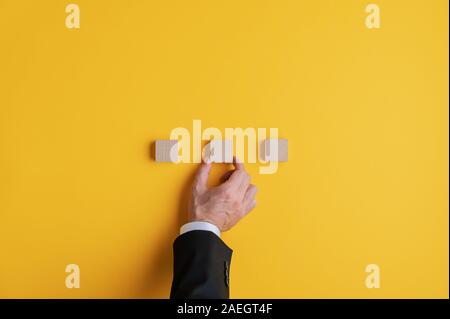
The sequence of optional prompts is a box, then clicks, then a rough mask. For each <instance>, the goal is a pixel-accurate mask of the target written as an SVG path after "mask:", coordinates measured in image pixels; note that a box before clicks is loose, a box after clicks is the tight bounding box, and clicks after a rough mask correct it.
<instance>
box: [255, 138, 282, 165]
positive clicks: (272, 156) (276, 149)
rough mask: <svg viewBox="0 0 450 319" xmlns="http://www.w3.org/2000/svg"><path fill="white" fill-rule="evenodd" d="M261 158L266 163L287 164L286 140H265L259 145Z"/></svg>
mask: <svg viewBox="0 0 450 319" xmlns="http://www.w3.org/2000/svg"><path fill="white" fill-rule="evenodd" d="M260 155H261V158H262V159H263V160H264V161H268V162H287V160H288V140H287V139H284V138H280V139H274V138H271V139H265V140H264V141H262V143H261V152H260Z"/></svg>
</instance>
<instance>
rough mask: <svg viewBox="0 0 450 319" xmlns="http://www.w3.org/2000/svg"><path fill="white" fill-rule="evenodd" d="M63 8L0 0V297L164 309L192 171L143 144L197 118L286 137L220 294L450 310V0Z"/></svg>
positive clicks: (231, 240) (231, 235) (259, 180)
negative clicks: (70, 284)
mask: <svg viewBox="0 0 450 319" xmlns="http://www.w3.org/2000/svg"><path fill="white" fill-rule="evenodd" d="M72 2H75V3H77V4H79V6H80V9H81V29H79V30H69V29H67V28H66V27H65V18H66V13H65V11H64V10H65V6H66V4H67V3H68V2H67V1H56V0H55V1H32V0H29V1H18V0H11V1H5V0H0V41H1V42H0V297H25V298H29V297H44V298H46V297H62V298H68V297H77V298H78V297H145V298H147V297H167V296H168V291H169V287H170V281H171V274H172V269H171V267H172V259H171V258H172V251H171V245H172V241H173V239H174V238H175V236H176V233H177V231H178V227H179V224H180V223H181V222H182V221H183V219H184V217H182V215H184V214H185V206H184V204H183V201H184V200H185V197H186V196H184V195H183V194H184V193H186V190H187V187H188V186H187V185H188V183H189V181H190V178H191V175H192V173H193V172H194V170H195V168H196V165H195V164H180V165H175V164H159V163H155V162H154V161H152V160H151V159H150V155H149V148H150V145H151V143H152V141H154V140H155V139H158V138H163V139H164V138H168V137H169V134H170V131H171V130H172V129H173V128H175V127H187V128H190V127H191V126H192V120H193V119H200V120H202V125H203V127H208V126H214V127H218V128H220V129H221V130H223V129H224V128H225V127H255V128H258V127H263V128H269V127H278V128H279V132H280V136H281V137H285V138H288V139H289V148H290V149H289V152H290V154H289V156H290V158H289V162H287V163H284V164H283V165H281V166H280V168H279V170H278V172H277V173H276V174H274V175H259V174H258V167H259V165H258V164H248V165H247V167H248V170H249V171H250V173H251V174H252V177H253V181H254V183H256V184H257V185H258V187H259V190H260V191H259V194H258V196H257V199H258V207H257V208H256V210H255V211H254V212H252V213H251V215H249V216H248V217H247V218H246V219H245V220H243V221H242V223H241V224H239V225H238V226H237V227H236V228H235V229H233V230H231V231H230V232H228V233H226V234H224V236H223V237H224V240H225V242H226V243H227V244H228V245H229V246H230V247H232V248H233V249H234V255H233V262H232V269H231V296H232V297H235V298H238V297H276V298H278V297H287V298H316V297H325V298H331V297H343V298H347V297H356V298H365V297H376V298H383V297H386V298H391V297H405V298H409V297H426V298H428V297H439V298H442V297H446V298H448V291H449V290H448V289H449V287H448V285H449V277H448V271H449V264H448V261H449V255H448V252H449V247H448V236H449V232H448V225H449V224H448V223H449V220H448V216H449V215H448V150H449V149H448V129H449V126H448V115H449V114H448V101H449V100H448V2H447V1H446V0H432V1H419V0H417V1H412V0H396V1H387V0H377V1H373V2H375V3H377V4H378V5H379V6H380V8H381V28H380V29H378V30H369V29H367V28H366V26H365V24H364V20H365V17H366V15H367V14H366V13H365V10H364V9H365V6H366V4H367V1H360V0H345V1H331V0H330V1H326V0H321V1H316V0H309V1H299V0H292V1H285V0H282V1H278V0H277V1H275V0H272V1H261V0H253V1H219V0H214V1H211V0H204V1H200V0H189V1H186V0H180V1H130V0H126V1H125V0H122V1H106V0H105V1H87V0H83V1H81V0H76V1H72ZM223 170H224V167H219V166H217V167H215V168H214V173H213V175H214V177H217V175H218V174H219V173H220V172H221V171H223ZM213 180H214V179H213ZM70 263H76V264H78V265H79V266H80V268H81V288H80V289H67V288H66V287H65V276H66V273H65V266H66V265H67V264H70ZM371 263H375V264H378V265H379V266H380V268H381V288H379V289H367V288H366V286H365V283H364V280H365V277H366V273H365V271H364V270H365V267H366V265H367V264H371Z"/></svg>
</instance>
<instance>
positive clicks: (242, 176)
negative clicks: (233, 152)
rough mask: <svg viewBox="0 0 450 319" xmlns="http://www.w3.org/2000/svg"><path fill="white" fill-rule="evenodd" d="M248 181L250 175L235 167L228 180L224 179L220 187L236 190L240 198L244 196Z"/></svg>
mask: <svg viewBox="0 0 450 319" xmlns="http://www.w3.org/2000/svg"><path fill="white" fill-rule="evenodd" d="M249 183H250V176H249V175H248V174H247V172H246V171H245V170H243V169H236V170H234V171H232V173H231V175H230V177H229V178H228V180H226V181H225V182H224V183H223V184H222V185H220V187H222V188H226V189H228V190H230V191H233V192H238V193H239V195H240V196H241V198H243V197H244V195H245V191H246V190H247V187H248V185H249Z"/></svg>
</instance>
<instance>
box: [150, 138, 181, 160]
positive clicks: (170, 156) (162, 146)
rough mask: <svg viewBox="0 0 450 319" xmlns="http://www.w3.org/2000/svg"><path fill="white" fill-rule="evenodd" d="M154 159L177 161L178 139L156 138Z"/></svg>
mask: <svg viewBox="0 0 450 319" xmlns="http://www.w3.org/2000/svg"><path fill="white" fill-rule="evenodd" d="M155 160H156V161H157V162H171V163H176V162H178V140H157V141H156V143H155Z"/></svg>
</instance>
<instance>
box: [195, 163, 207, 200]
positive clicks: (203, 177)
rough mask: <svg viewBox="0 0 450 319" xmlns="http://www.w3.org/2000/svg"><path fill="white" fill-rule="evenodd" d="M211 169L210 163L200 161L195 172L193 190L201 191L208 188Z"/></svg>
mask: <svg viewBox="0 0 450 319" xmlns="http://www.w3.org/2000/svg"><path fill="white" fill-rule="evenodd" d="M210 171H211V164H210V163H201V164H200V166H199V167H198V169H197V172H196V173H195V177H194V185H193V190H194V191H196V192H198V193H203V192H204V191H206V190H207V189H208V177H209V172H210Z"/></svg>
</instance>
